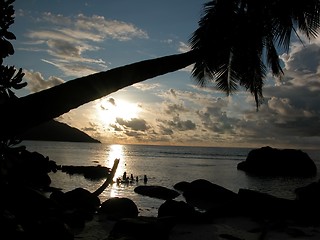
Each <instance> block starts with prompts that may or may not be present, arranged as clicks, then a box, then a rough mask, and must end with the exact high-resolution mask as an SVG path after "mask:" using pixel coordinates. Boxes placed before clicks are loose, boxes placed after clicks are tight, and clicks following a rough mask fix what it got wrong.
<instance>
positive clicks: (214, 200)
mask: <svg viewBox="0 0 320 240" xmlns="http://www.w3.org/2000/svg"><path fill="white" fill-rule="evenodd" d="M182 195H183V197H184V198H185V199H186V202H187V203H189V204H190V205H192V206H194V207H197V208H199V209H202V210H208V209H211V208H213V207H216V206H217V205H221V204H226V203H229V202H233V201H235V200H236V198H237V194H236V193H234V192H232V191H231V190H229V189H226V188H224V187H222V186H219V185H217V184H214V183H212V182H210V181H207V180H205V179H197V180H195V181H192V182H191V183H190V184H189V186H188V187H187V188H186V189H185V191H184V192H183V194H182Z"/></svg>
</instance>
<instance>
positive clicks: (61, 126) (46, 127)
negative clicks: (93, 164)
mask: <svg viewBox="0 0 320 240" xmlns="http://www.w3.org/2000/svg"><path fill="white" fill-rule="evenodd" d="M20 137H21V138H22V139H23V140H39V141H63V142H96V143H100V141H98V140H96V139H94V138H92V137H90V136H89V135H88V134H86V133H84V132H82V131H80V130H79V129H77V128H74V127H70V126H69V125H67V124H65V123H61V122H58V121H55V120H51V121H49V122H46V123H44V124H41V125H39V126H37V127H34V128H32V129H30V130H28V131H27V132H25V133H24V134H23V135H22V136H20Z"/></svg>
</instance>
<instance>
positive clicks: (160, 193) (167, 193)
mask: <svg viewBox="0 0 320 240" xmlns="http://www.w3.org/2000/svg"><path fill="white" fill-rule="evenodd" d="M134 192H136V193H138V194H141V195H144V196H148V197H152V198H159V199H163V200H168V199H174V198H176V197H178V196H179V195H180V193H178V192H177V191H175V190H173V189H169V188H166V187H162V186H137V187H136V188H135V189H134Z"/></svg>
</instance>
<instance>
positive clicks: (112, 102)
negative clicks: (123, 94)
mask: <svg viewBox="0 0 320 240" xmlns="http://www.w3.org/2000/svg"><path fill="white" fill-rule="evenodd" d="M107 101H108V102H109V103H111V104H112V105H113V106H116V105H117V104H116V100H115V99H114V98H112V97H110V98H108V100H107Z"/></svg>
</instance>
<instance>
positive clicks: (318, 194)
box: [295, 181, 320, 204]
mask: <svg viewBox="0 0 320 240" xmlns="http://www.w3.org/2000/svg"><path fill="white" fill-rule="evenodd" d="M295 194H296V196H297V200H300V201H303V202H306V203H316V204H319V202H320V182H319V181H318V182H312V183H310V184H308V185H307V186H304V187H300V188H297V189H295Z"/></svg>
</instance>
